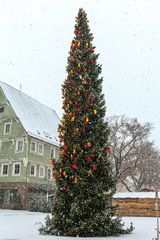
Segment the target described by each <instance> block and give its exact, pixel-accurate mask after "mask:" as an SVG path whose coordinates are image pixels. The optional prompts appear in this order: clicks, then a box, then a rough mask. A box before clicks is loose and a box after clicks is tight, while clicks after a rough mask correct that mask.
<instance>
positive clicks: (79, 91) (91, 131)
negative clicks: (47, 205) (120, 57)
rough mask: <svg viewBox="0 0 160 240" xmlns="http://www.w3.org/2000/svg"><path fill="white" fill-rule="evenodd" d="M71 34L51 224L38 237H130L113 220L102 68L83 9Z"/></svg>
mask: <svg viewBox="0 0 160 240" xmlns="http://www.w3.org/2000/svg"><path fill="white" fill-rule="evenodd" d="M74 34H75V36H74V38H73V40H72V42H71V48H70V52H69V57H68V66H67V73H68V75H67V78H66V80H65V82H64V84H63V86H62V94H63V109H64V115H63V117H62V120H61V124H60V126H59V129H58V131H59V139H60V143H61V147H60V153H61V154H60V160H59V161H60V162H59V163H58V164H57V163H56V162H55V161H54V160H52V164H53V177H54V178H55V180H56V185H57V193H56V197H55V200H54V207H53V217H52V220H51V221H50V220H49V224H47V227H46V228H45V227H44V228H43V229H41V233H45V234H54V235H62V236H82V237H91V236H110V235H118V234H121V233H125V232H130V229H127V230H123V229H122V226H123V224H122V223H121V220H120V219H119V218H116V217H114V218H113V216H114V214H115V209H114V208H113V207H112V196H113V193H114V192H115V181H114V178H113V176H112V169H111V162H110V159H109V155H110V148H109V146H108V144H107V138H108V134H109V129H108V125H107V123H106V122H105V121H104V117H105V111H106V108H105V101H104V95H103V94H102V77H100V74H101V65H99V64H98V63H97V59H98V54H96V53H95V47H94V46H93V45H92V40H93V35H92V34H91V33H90V28H89V26H88V19H87V15H86V13H85V11H84V10H83V9H80V10H79V12H78V16H77V17H76V24H75V31H74Z"/></svg>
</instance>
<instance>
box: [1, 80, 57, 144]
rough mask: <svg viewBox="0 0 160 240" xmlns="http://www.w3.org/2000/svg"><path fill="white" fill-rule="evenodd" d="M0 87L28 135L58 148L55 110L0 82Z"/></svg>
mask: <svg viewBox="0 0 160 240" xmlns="http://www.w3.org/2000/svg"><path fill="white" fill-rule="evenodd" d="M0 87H1V88H2V91H3V92H4V94H5V96H6V98H7V100H8V101H9V102H10V104H11V106H12V108H13V110H14V112H15V114H16V115H17V117H18V118H19V120H20V122H21V123H22V125H23V127H24V129H25V131H26V132H27V134H28V135H30V136H32V137H35V138H38V139H40V140H43V141H45V142H49V143H51V144H54V145H56V146H58V132H57V130H58V124H59V122H60V119H59V117H58V115H57V113H56V112H55V110H53V109H51V108H49V107H47V106H45V105H44V104H42V103H40V102H38V101H37V100H35V99H33V98H31V97H29V96H28V95H26V94H24V93H23V92H21V91H19V90H17V89H15V88H13V87H11V86H10V85H8V84H6V83H3V82H1V81H0Z"/></svg>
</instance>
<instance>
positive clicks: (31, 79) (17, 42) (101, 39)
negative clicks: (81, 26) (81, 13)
mask: <svg viewBox="0 0 160 240" xmlns="http://www.w3.org/2000/svg"><path fill="white" fill-rule="evenodd" d="M80 7H83V8H84V9H85V10H86V12H87V13H88V18H89V21H90V28H91V32H92V33H93V35H94V45H95V46H96V53H100V57H99V63H101V64H102V67H103V72H102V75H103V77H104V82H103V92H104V93H105V99H106V104H107V115H108V116H109V115H112V114H116V115H120V114H125V115H126V116H128V117H137V118H138V120H139V121H140V122H141V123H144V122H151V123H153V124H154V127H155V129H154V131H153V135H152V139H153V140H155V142H156V145H157V146H159V145H160V97H159V95H160V0H12V1H11V0H0V80H1V81H3V82H6V83H8V84H10V85H12V86H14V87H16V88H18V89H19V88H20V84H22V91H23V92H24V93H26V94H28V95H30V96H32V97H33V98H35V99H37V100H39V101H40V102H42V103H44V104H46V105H48V106H49V107H51V108H53V109H55V110H56V111H57V113H58V114H59V116H60V117H61V114H62V110H61V106H62V100H61V84H62V83H63V81H64V79H65V77H66V72H65V67H66V65H67V56H68V51H69V48H70V42H71V40H72V38H73V30H74V24H75V16H76V15H77V12H78V9H79V8H80Z"/></svg>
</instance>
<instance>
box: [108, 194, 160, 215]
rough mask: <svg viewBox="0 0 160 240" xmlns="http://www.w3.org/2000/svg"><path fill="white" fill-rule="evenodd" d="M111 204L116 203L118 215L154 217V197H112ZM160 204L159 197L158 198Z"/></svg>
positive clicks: (114, 204) (155, 213)
mask: <svg viewBox="0 0 160 240" xmlns="http://www.w3.org/2000/svg"><path fill="white" fill-rule="evenodd" d="M112 203H113V206H116V205H118V209H117V214H118V215H119V216H138V217H156V216H157V212H156V209H155V203H156V199H155V198H114V199H113V201H112ZM158 203H159V205H160V199H158Z"/></svg>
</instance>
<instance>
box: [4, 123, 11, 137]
mask: <svg viewBox="0 0 160 240" xmlns="http://www.w3.org/2000/svg"><path fill="white" fill-rule="evenodd" d="M7 125H10V129H9V132H6V126H7ZM10 133H11V122H6V123H5V124H4V135H8V134H10Z"/></svg>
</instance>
